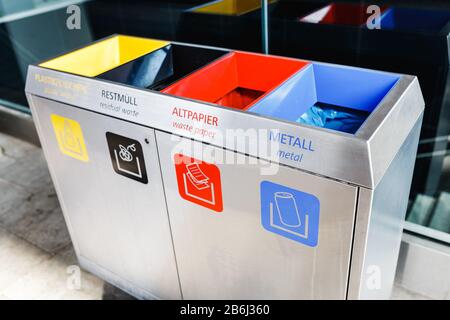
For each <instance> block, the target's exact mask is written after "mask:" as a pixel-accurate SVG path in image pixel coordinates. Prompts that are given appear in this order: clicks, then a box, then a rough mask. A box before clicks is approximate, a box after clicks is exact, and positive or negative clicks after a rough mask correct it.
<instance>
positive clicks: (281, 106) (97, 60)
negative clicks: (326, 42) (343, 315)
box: [26, 35, 424, 299]
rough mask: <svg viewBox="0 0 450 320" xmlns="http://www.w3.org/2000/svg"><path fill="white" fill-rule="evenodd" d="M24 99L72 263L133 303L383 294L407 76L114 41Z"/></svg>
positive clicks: (401, 179)
mask: <svg viewBox="0 0 450 320" xmlns="http://www.w3.org/2000/svg"><path fill="white" fill-rule="evenodd" d="M26 94H27V99H28V101H29V104H30V107H31V109H32V114H33V118H34V120H35V123H36V127H37V130H38V134H39V138H40V140H41V143H42V148H43V150H44V153H45V156H46V159H47V162H48V166H49V169H50V173H51V176H52V179H53V182H54V185H55V188H56V191H57V194H58V198H59V200H60V203H61V206H62V210H63V213H64V217H65V220H66V222H67V226H68V229H69V232H70V235H71V238H72V241H73V244H74V247H75V251H76V254H77V257H78V260H79V263H80V265H81V266H82V267H83V268H84V269H86V270H88V271H90V272H92V273H93V274H96V275H98V276H100V277H101V278H103V279H104V280H106V281H108V282H110V283H112V284H114V285H116V286H118V287H120V288H121V289H123V290H125V291H127V292H129V293H130V294H132V295H134V296H136V297H138V298H142V299H377V298H388V297H389V295H390V291H391V288H392V284H393V280H394V274H395V268H396V263H397V257H398V252H399V246H400V240H401V234H402V228H403V221H404V217H405V212H406V207H407V201H408V193H409V188H410V185H411V177H412V172H413V167H414V159H415V154H416V151H417V144H418V138H419V133H420V127H421V121H422V114H423V109H424V102H423V98H422V94H421V90H420V86H419V83H418V81H417V78H416V77H415V76H409V75H403V74H394V73H387V72H379V71H374V70H367V69H361V68H355V67H348V66H341V65H333V64H325V63H317V62H311V61H305V60H299V59H292V58H285V57H279V56H271V55H262V54H255V53H250V52H242V51H231V50H225V49H218V48H212V47H203V46H198V45H190V44H185V43H175V42H166V41H160V40H153V39H144V38H137V37H131V36H123V35H114V36H111V37H108V38H106V39H103V40H100V41H97V42H95V43H93V44H91V45H89V46H87V47H84V48H81V49H78V50H75V51H72V52H69V53H67V54H64V55H62V56H59V57H56V58H54V59H52V60H49V61H46V62H43V63H41V64H39V65H34V66H30V67H29V69H28V76H27V85H26ZM230 137H231V138H230ZM242 137H244V138H245V139H246V140H245V141H246V142H248V143H242V141H240V140H238V139H239V138H242ZM236 141H237V143H234V142H236ZM245 141H244V142H245Z"/></svg>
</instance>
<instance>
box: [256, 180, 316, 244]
mask: <svg viewBox="0 0 450 320" xmlns="http://www.w3.org/2000/svg"><path fill="white" fill-rule="evenodd" d="M319 212H320V202H319V199H317V197H315V196H314V195H312V194H309V193H306V192H302V191H299V190H295V189H291V188H288V187H286V186H283V185H280V184H276V183H273V182H270V181H263V182H261V221H262V225H263V227H264V228H265V229H266V230H268V231H270V232H273V233H276V234H279V235H281V236H283V237H286V238H289V239H291V240H294V241H297V242H300V243H303V244H305V245H307V246H310V247H315V246H317V241H318V236H319Z"/></svg>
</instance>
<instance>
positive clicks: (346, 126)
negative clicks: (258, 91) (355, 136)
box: [249, 63, 400, 133]
mask: <svg viewBox="0 0 450 320" xmlns="http://www.w3.org/2000/svg"><path fill="white" fill-rule="evenodd" d="M399 79H400V76H399V75H395V74H391V73H386V72H380V71H373V70H365V69H360V68H355V67H345V66H338V65H329V64H323V63H313V64H312V65H310V66H308V67H306V68H305V69H303V70H301V71H300V72H298V73H297V74H296V75H295V76H294V77H292V78H291V79H289V80H288V81H287V82H286V83H284V84H283V85H282V86H281V87H280V88H278V89H277V90H275V91H274V92H272V93H271V94H269V95H267V97H265V98H264V99H262V100H261V101H259V102H258V103H257V104H255V105H254V106H252V107H251V108H250V109H249V111H250V112H254V113H257V114H260V115H267V116H271V117H274V118H279V119H283V120H288V121H293V122H297V123H302V124H308V125H312V126H316V127H323V128H328V129H333V130H337V131H341V132H347V133H355V132H356V131H357V129H358V128H359V127H360V126H361V125H362V124H363V123H364V121H365V120H366V119H367V117H368V116H369V115H370V113H371V112H372V111H373V110H374V109H375V108H376V107H377V106H378V105H379V103H380V102H381V101H382V100H383V98H384V97H385V96H386V95H387V93H388V92H389V91H390V90H391V89H392V88H393V87H394V85H395V84H396V83H397V81H398V80H399Z"/></svg>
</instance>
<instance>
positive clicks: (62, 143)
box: [51, 114, 89, 162]
mask: <svg viewBox="0 0 450 320" xmlns="http://www.w3.org/2000/svg"><path fill="white" fill-rule="evenodd" d="M51 120H52V124H53V130H54V131H55V135H56V140H58V145H59V150H60V151H61V152H62V153H63V154H65V155H68V156H70V157H72V158H75V159H78V160H81V161H85V162H88V161H89V156H88V153H87V149H86V144H85V143H84V138H83V132H82V131H81V126H80V124H79V123H78V122H76V121H75V120H72V119H68V118H64V117H61V116H59V115H56V114H52V115H51Z"/></svg>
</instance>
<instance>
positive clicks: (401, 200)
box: [348, 116, 422, 299]
mask: <svg viewBox="0 0 450 320" xmlns="http://www.w3.org/2000/svg"><path fill="white" fill-rule="evenodd" d="M421 124H422V116H421V117H420V118H419V119H418V120H417V122H416V124H415V125H414V126H413V129H412V130H411V132H410V133H409V135H408V136H407V138H406V140H405V141H404V142H403V144H402V146H401V147H400V149H399V151H398V153H397V155H396V156H395V158H394V160H393V161H392V162H391V164H390V166H389V168H388V170H387V171H386V173H385V174H384V176H383V178H382V179H381V181H380V183H379V184H378V185H377V187H376V188H375V190H373V191H372V190H369V189H366V188H361V189H360V193H359V199H358V209H357V218H356V225H355V237H354V238H355V240H354V245H353V253H352V263H351V274H350V283H349V292H348V298H349V299H389V297H390V294H391V290H392V286H393V283H394V277H395V271H396V265H397V260H398V254H399V250H400V242H401V236H402V232H403V224H404V220H405V214H406V209H407V206H408V194H409V190H410V187H411V180H412V173H413V169H414V162H415V156H416V153H417V145H418V141H419V134H420V127H421Z"/></svg>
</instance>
